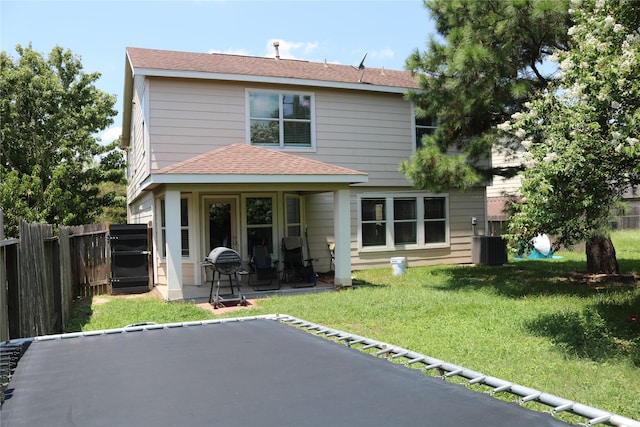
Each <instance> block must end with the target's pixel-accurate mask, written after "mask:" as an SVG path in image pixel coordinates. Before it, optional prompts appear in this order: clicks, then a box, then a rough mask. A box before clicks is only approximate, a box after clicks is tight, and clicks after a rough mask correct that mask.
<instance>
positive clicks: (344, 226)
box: [333, 188, 351, 286]
mask: <svg viewBox="0 0 640 427" xmlns="http://www.w3.org/2000/svg"><path fill="white" fill-rule="evenodd" d="M333 204H334V207H335V210H334V213H333V233H334V239H335V245H336V247H335V255H336V258H335V278H334V283H335V285H336V286H351V192H350V191H349V189H348V188H346V189H341V190H336V191H334V193H333Z"/></svg>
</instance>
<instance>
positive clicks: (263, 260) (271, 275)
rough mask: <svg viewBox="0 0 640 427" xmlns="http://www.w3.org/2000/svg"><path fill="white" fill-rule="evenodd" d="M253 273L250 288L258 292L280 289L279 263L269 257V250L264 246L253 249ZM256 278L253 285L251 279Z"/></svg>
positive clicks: (256, 246)
mask: <svg viewBox="0 0 640 427" xmlns="http://www.w3.org/2000/svg"><path fill="white" fill-rule="evenodd" d="M251 270H252V271H251V273H252V274H249V286H251V287H252V288H253V289H254V290H256V291H268V290H277V289H280V280H278V261H273V260H272V259H271V255H269V248H268V247H267V246H264V245H255V246H254V247H253V256H252V257H251ZM252 276H255V281H254V282H253V283H252V279H251V277H252Z"/></svg>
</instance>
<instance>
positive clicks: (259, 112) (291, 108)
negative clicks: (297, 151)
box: [247, 91, 315, 148]
mask: <svg viewBox="0 0 640 427" xmlns="http://www.w3.org/2000/svg"><path fill="white" fill-rule="evenodd" d="M247 98H248V102H247V105H248V122H249V125H248V134H249V135H248V138H249V140H250V141H251V144H253V145H263V146H274V147H282V148H312V147H314V145H315V143H314V142H315V135H314V133H315V132H314V128H315V126H314V97H313V95H312V94H309V93H297V92H272V91H247Z"/></svg>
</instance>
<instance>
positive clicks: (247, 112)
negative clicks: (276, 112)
mask: <svg viewBox="0 0 640 427" xmlns="http://www.w3.org/2000/svg"><path fill="white" fill-rule="evenodd" d="M251 92H257V93H276V94H278V95H279V96H280V99H281V97H282V95H283V94H285V93H286V94H293V95H302V96H309V97H310V102H311V104H310V106H309V107H310V110H311V111H310V112H309V114H310V119H311V126H310V127H311V130H310V131H311V146H310V147H293V146H286V145H284V135H283V132H284V130H283V126H282V122H283V120H282V102H278V106H279V109H280V118H279V121H280V145H279V146H272V145H269V146H268V147H270V148H274V149H280V150H283V151H295V152H307V153H315V151H316V95H315V93H314V92H304V91H298V90H272V89H262V88H246V89H245V90H244V96H245V115H244V116H245V139H246V141H247V144H250V145H253V144H252V143H251V104H250V98H249V94H250V93H251Z"/></svg>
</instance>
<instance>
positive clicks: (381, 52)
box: [371, 47, 395, 59]
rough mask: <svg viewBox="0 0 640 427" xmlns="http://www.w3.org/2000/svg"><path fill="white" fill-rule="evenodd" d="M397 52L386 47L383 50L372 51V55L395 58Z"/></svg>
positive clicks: (381, 57) (374, 56)
mask: <svg viewBox="0 0 640 427" xmlns="http://www.w3.org/2000/svg"><path fill="white" fill-rule="evenodd" d="M394 55H395V53H394V52H393V50H392V49H391V48H390V47H385V48H384V49H381V50H376V51H373V52H371V57H372V58H375V59H389V58H393V57H394Z"/></svg>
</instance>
